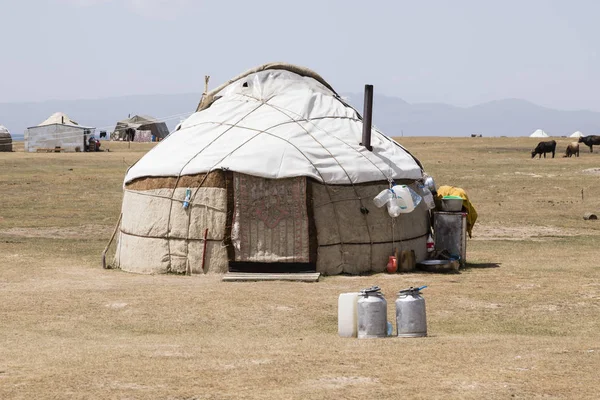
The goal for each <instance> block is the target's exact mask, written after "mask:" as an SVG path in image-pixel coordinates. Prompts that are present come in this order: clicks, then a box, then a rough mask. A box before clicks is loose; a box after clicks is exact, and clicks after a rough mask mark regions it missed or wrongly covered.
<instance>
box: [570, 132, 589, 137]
mask: <svg viewBox="0 0 600 400" xmlns="http://www.w3.org/2000/svg"><path fill="white" fill-rule="evenodd" d="M584 136H585V135H584V134H583V133H581V132H580V131H576V132H573V133H572V134H571V136H569V137H572V138H580V137H584Z"/></svg>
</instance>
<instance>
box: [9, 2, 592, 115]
mask: <svg viewBox="0 0 600 400" xmlns="http://www.w3.org/2000/svg"><path fill="white" fill-rule="evenodd" d="M598 15H600V2H598V1H595V0H570V1H567V0H561V1H554V0H527V1H525V0H518V1H516V0H503V1H481V0H452V1H451V0H448V1H443V0H429V1H426V0H424V1H415V0H410V1H405V0H370V1H365V0H362V1H357V0H303V1H301V2H299V1H285V0H252V1H248V0H241V1H228V0H214V1H213V0H195V1H194V0H0V16H1V20H2V35H0V102H27V101H45V100H53V99H60V100H73V99H81V98H105V97H114V96H125V95H136V94H177V93H191V92H196V93H199V92H202V90H203V87H204V75H210V76H211V87H216V86H218V85H219V84H221V83H223V82H224V81H226V80H227V79H230V78H232V77H234V76H236V75H238V74H239V73H241V72H243V71H245V70H247V69H249V68H252V67H254V66H257V65H260V64H263V63H267V62H271V61H285V62H290V63H294V64H299V65H302V66H306V67H309V68H311V69H313V70H315V71H316V72H318V73H319V74H321V75H322V76H323V77H324V78H325V79H326V80H327V81H329V82H330V83H331V85H332V86H333V87H334V88H335V89H336V91H337V92H339V93H345V92H355V93H358V92H361V91H362V90H363V87H364V84H366V83H370V84H373V85H374V86H375V92H376V93H379V94H385V95H388V96H395V97H400V98H403V99H404V100H406V101H408V102H412V103H414V102H441V103H448V104H452V105H457V106H471V105H475V104H479V103H483V102H488V101H493V100H499V99H505V98H519V99H524V100H528V101H531V102H534V103H536V104H540V105H543V106H547V107H552V108H558V109H566V110H577V109H588V110H594V111H600V96H599V95H598V93H600V55H599V48H600V42H599V41H598V38H600V24H598V23H597V19H598Z"/></svg>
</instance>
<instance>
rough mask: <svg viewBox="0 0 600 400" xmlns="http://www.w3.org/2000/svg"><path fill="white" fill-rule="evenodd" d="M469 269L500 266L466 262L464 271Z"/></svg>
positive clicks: (498, 266) (497, 266)
mask: <svg viewBox="0 0 600 400" xmlns="http://www.w3.org/2000/svg"><path fill="white" fill-rule="evenodd" d="M470 268H500V264H499V263H470V262H468V263H467V264H466V265H465V266H464V269H470Z"/></svg>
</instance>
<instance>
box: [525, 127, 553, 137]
mask: <svg viewBox="0 0 600 400" xmlns="http://www.w3.org/2000/svg"><path fill="white" fill-rule="evenodd" d="M529 137H537V138H542V137H550V136H548V134H547V133H546V132H544V131H543V130H541V129H536V131H535V132H533V133H532V134H531V135H529Z"/></svg>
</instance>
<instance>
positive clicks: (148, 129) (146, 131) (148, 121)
mask: <svg viewBox="0 0 600 400" xmlns="http://www.w3.org/2000/svg"><path fill="white" fill-rule="evenodd" d="M168 134H169V128H168V127H167V124H166V123H164V122H162V121H159V120H157V119H156V118H154V117H150V116H145V115H134V116H133V117H131V118H128V119H124V120H122V121H119V122H117V124H116V126H115V129H114V132H113V134H112V135H111V139H112V140H127V141H132V142H135V141H137V142H150V141H152V140H153V139H154V141H159V140H162V139H164V138H165V137H166V136H167V135H168Z"/></svg>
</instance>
